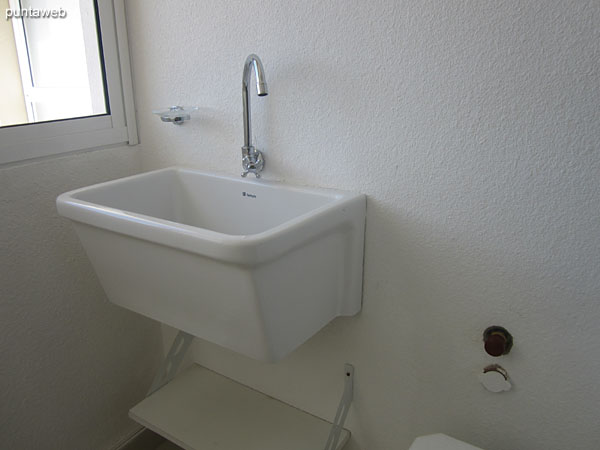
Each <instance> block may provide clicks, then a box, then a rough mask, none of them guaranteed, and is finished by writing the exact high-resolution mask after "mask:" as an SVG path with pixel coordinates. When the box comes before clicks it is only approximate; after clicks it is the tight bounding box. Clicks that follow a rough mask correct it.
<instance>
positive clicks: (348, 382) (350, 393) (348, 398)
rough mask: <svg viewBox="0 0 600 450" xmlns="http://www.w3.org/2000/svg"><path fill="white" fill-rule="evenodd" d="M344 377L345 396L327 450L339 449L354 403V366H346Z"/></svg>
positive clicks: (334, 422) (337, 413)
mask: <svg viewBox="0 0 600 450" xmlns="http://www.w3.org/2000/svg"><path fill="white" fill-rule="evenodd" d="M344 376H345V383H344V394H343V395H342V399H341V400H340V404H339V406H338V409H337V412H336V413H335V419H334V421H333V426H332V427H331V431H330V432H329V438H328V439H327V444H325V450H336V449H337V445H338V441H339V440H340V434H341V433H342V430H343V429H344V422H345V421H346V416H347V415H348V410H349V409H350V404H351V403H352V399H353V397H354V366H352V365H351V364H345V365H344Z"/></svg>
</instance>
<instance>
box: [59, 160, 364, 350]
mask: <svg viewBox="0 0 600 450" xmlns="http://www.w3.org/2000/svg"><path fill="white" fill-rule="evenodd" d="M57 207H58V212H59V214H61V215H62V216H65V217H67V218H69V219H71V220H72V221H73V224H74V226H75V230H76V232H77V234H78V236H79V238H80V240H81V243H82V244H83V246H84V248H85V250H86V252H87V255H88V257H89V259H90V261H91V262H92V265H93V266H94V269H95V271H96V273H97V275H98V278H99V279H100V282H101V284H102V286H103V287H104V290H105V292H106V294H107V296H108V298H109V300H110V301H112V302H114V303H116V304H118V305H120V306H123V307H125V308H128V309H130V310H133V311H136V312H138V313H140V314H143V315H145V316H148V317H151V318H153V319H156V320H158V321H161V322H163V323H166V324H168V325H171V326H173V327H176V328H178V329H180V330H183V331H186V332H188V333H190V334H193V335H194V336H198V337H200V338H203V339H206V340H208V341H211V342H214V343H216V344H219V345H221V346H224V347H227V348H229V349H232V350H234V351H237V352H240V353H242V354H245V355H247V356H250V357H253V358H256V359H260V360H265V361H275V360H278V359H280V358H282V357H283V356H285V355H287V354H288V353H289V352H291V351H292V350H294V349H295V348H296V347H298V346H299V345H300V344H302V343H303V342H304V341H306V340H307V339H308V338H310V337H311V336H312V335H314V334H315V333H316V332H317V331H319V330H320V329H321V328H322V327H323V326H324V325H326V324H327V323H328V322H330V321H331V320H332V319H333V318H335V317H336V316H340V315H342V316H349V315H354V314H356V313H357V312H358V311H359V310H360V308H361V297H362V266H363V242H364V223H365V207H366V199H365V196H364V195H360V194H353V193H348V192H342V191H335V190H328V189H312V188H304V187H293V186H288V185H285V184H282V183H276V182H269V181H263V180H242V179H240V178H236V177H229V176H223V175H216V174H210V173H204V172H201V171H197V170H191V169H184V168H167V169H162V170H157V171H154V172H148V173H143V174H139V175H135V176H132V177H127V178H122V179H119V180H115V181H109V182H107V183H101V184H97V185H94V186H89V187H85V188H82V189H77V190H74V191H71V192H67V193H65V194H62V195H60V196H59V197H58V199H57Z"/></svg>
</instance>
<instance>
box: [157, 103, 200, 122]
mask: <svg viewBox="0 0 600 450" xmlns="http://www.w3.org/2000/svg"><path fill="white" fill-rule="evenodd" d="M196 111H198V107H197V106H169V107H167V108H161V109H155V110H153V111H152V113H153V114H156V115H157V116H159V117H160V120H162V121H163V122H171V123H172V124H174V125H181V124H183V122H185V121H186V120H190V119H191V118H192V114H193V113H195V112H196Z"/></svg>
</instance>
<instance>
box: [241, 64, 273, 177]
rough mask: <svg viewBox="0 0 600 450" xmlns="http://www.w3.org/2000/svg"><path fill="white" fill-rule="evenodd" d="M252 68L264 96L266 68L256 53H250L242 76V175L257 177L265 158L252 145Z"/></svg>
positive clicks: (261, 95)
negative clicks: (249, 174) (250, 85)
mask: <svg viewBox="0 0 600 450" xmlns="http://www.w3.org/2000/svg"><path fill="white" fill-rule="evenodd" d="M251 68H253V69H254V77H255V78H256V92H257V94H258V96H259V97H264V96H265V95H267V94H268V93H269V92H268V91H267V81H266V80H265V70H264V69H263V65H262V62H261V60H260V58H259V57H258V56H256V55H255V54H252V55H249V56H248V58H246V63H245V64H244V75H243V76H242V106H243V109H244V146H243V147H242V168H243V169H244V171H243V172H242V176H243V177H245V176H246V175H248V173H253V174H254V175H255V176H256V178H260V172H261V171H262V170H263V167H264V165H265V160H264V158H263V156H262V153H261V152H260V151H259V150H257V149H256V148H254V146H253V145H252V123H251V122H250V98H249V97H248V84H249V83H250V75H251V70H250V69H251Z"/></svg>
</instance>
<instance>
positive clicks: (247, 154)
mask: <svg viewBox="0 0 600 450" xmlns="http://www.w3.org/2000/svg"><path fill="white" fill-rule="evenodd" d="M242 155H243V156H242V169H244V171H243V172H242V177H246V175H248V174H249V173H253V174H254V175H255V176H256V178H260V172H261V171H262V170H263V167H264V166H265V160H264V158H263V156H262V153H261V152H260V151H259V150H256V149H255V148H254V147H242Z"/></svg>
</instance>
